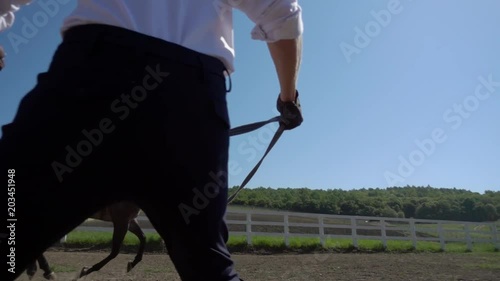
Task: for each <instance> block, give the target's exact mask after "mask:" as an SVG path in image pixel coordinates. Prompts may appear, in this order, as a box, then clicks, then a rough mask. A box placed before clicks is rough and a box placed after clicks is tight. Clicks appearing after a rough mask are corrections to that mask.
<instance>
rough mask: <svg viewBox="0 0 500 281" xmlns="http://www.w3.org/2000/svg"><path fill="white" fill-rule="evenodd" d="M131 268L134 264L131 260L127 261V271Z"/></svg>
mask: <svg viewBox="0 0 500 281" xmlns="http://www.w3.org/2000/svg"><path fill="white" fill-rule="evenodd" d="M132 268H134V264H133V263H132V262H131V261H129V262H128V264H127V272H130V271H131V270H132Z"/></svg>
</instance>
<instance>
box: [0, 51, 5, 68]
mask: <svg viewBox="0 0 500 281" xmlns="http://www.w3.org/2000/svg"><path fill="white" fill-rule="evenodd" d="M4 57H5V52H4V51H3V48H2V46H0V70H2V69H3V68H4V67H5V62H4V61H3V58H4Z"/></svg>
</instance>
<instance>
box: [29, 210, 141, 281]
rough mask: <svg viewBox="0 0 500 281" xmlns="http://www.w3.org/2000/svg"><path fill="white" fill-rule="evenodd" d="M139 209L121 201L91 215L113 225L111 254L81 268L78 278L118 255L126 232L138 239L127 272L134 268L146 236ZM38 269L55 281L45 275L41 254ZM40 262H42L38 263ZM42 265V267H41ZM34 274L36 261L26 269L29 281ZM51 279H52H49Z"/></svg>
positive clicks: (44, 264)
mask: <svg viewBox="0 0 500 281" xmlns="http://www.w3.org/2000/svg"><path fill="white" fill-rule="evenodd" d="M140 211H141V210H140V209H139V207H138V206H137V205H135V204H134V203H131V202H127V201H122V202H118V203H115V204H113V205H110V206H108V207H106V208H104V209H102V210H100V211H99V212H97V213H95V214H93V215H92V216H91V217H89V218H92V219H98V220H102V221H109V222H112V223H113V242H112V247H111V253H110V254H109V255H108V256H107V257H106V258H104V259H103V260H102V261H100V262H98V263H96V264H94V265H93V266H91V267H87V266H86V267H83V268H82V270H81V271H80V275H79V278H80V277H83V276H85V275H88V274H90V273H92V272H94V271H98V270H100V269H101V268H102V267H103V266H105V265H106V264H107V263H108V262H110V261H111V260H112V259H114V258H115V257H116V256H117V255H118V253H119V252H120V248H121V245H122V242H123V239H124V238H125V235H126V234H127V231H130V232H132V233H133V234H135V235H136V236H137V238H139V242H140V244H139V250H138V251H137V254H136V256H135V258H134V260H133V261H130V262H128V264H127V272H129V271H130V270H132V269H133V268H134V266H136V265H137V264H138V263H139V262H140V261H141V260H142V256H143V254H144V247H145V246H146V235H144V232H142V229H141V227H140V226H139V223H138V222H137V217H138V216H139V213H140ZM38 261H39V264H40V268H42V269H43V270H44V271H45V274H44V277H45V278H46V279H48V280H55V275H54V274H53V273H52V276H49V275H48V274H47V270H49V274H50V273H51V271H50V268H49V265H48V262H47V260H46V259H45V257H44V256H43V254H42V255H41V256H40V258H38ZM40 261H42V262H40ZM42 264H43V266H42ZM35 272H36V261H35V262H33V263H32V264H31V265H30V266H29V267H28V269H27V273H28V275H30V279H31V278H32V277H33V275H34V274H35ZM49 278H52V279H49Z"/></svg>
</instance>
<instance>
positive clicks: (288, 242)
mask: <svg viewBox="0 0 500 281" xmlns="http://www.w3.org/2000/svg"><path fill="white" fill-rule="evenodd" d="M284 221H285V223H284V226H283V230H284V232H285V246H287V247H288V246H290V239H289V235H290V229H289V225H288V213H286V214H285V217H284Z"/></svg>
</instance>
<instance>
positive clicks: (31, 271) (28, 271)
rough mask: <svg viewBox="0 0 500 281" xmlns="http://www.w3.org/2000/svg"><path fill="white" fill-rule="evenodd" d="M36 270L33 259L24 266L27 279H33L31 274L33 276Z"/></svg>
mask: <svg viewBox="0 0 500 281" xmlns="http://www.w3.org/2000/svg"><path fill="white" fill-rule="evenodd" d="M36 270H37V267H36V261H33V262H32V263H30V264H29V265H28V267H27V268H26V274H28V278H29V280H31V279H33V276H35V273H36Z"/></svg>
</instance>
